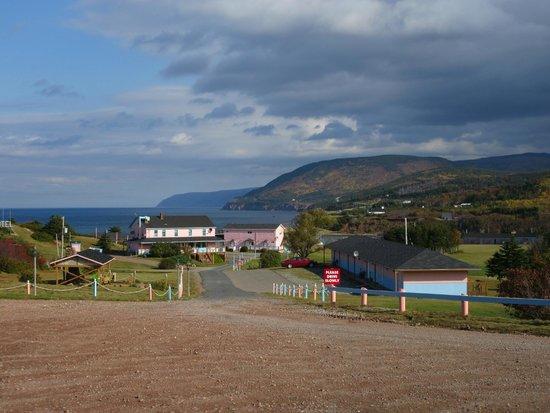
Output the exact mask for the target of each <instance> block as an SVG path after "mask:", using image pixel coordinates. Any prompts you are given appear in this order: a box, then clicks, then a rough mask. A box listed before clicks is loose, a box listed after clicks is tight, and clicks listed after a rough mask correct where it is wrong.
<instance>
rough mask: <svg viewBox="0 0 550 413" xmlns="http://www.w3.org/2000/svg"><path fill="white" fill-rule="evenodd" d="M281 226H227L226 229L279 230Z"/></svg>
mask: <svg viewBox="0 0 550 413" xmlns="http://www.w3.org/2000/svg"><path fill="white" fill-rule="evenodd" d="M280 225H281V224H227V225H226V226H225V228H224V229H277V228H279V226H280Z"/></svg>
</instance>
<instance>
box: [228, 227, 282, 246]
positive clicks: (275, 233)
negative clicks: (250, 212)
mask: <svg viewBox="0 0 550 413" xmlns="http://www.w3.org/2000/svg"><path fill="white" fill-rule="evenodd" d="M284 237H285V227H284V226H283V225H281V224H227V225H226V226H225V228H224V230H223V239H224V241H225V246H226V247H227V248H232V249H233V250H234V251H239V249H241V247H247V248H248V249H249V250H261V249H266V250H275V251H282V250H283V240H284Z"/></svg>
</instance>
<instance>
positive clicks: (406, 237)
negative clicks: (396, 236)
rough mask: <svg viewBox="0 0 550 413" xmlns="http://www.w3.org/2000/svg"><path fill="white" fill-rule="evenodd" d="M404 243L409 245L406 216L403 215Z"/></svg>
mask: <svg viewBox="0 0 550 413" xmlns="http://www.w3.org/2000/svg"><path fill="white" fill-rule="evenodd" d="M405 245H409V231H408V228H407V217H405Z"/></svg>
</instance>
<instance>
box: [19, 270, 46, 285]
mask: <svg viewBox="0 0 550 413" xmlns="http://www.w3.org/2000/svg"><path fill="white" fill-rule="evenodd" d="M19 281H21V282H22V283H26V282H27V281H30V282H31V283H34V273H33V272H32V271H27V272H23V273H22V274H21V275H20V276H19ZM41 281H42V279H41V278H40V275H38V274H36V283H37V284H38V283H40V282H41Z"/></svg>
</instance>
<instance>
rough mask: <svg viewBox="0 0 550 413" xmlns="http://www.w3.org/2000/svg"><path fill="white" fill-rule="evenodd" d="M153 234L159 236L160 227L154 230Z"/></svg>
mask: <svg viewBox="0 0 550 413" xmlns="http://www.w3.org/2000/svg"><path fill="white" fill-rule="evenodd" d="M153 234H154V235H155V237H158V236H159V230H158V229H156V230H154V231H153Z"/></svg>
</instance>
